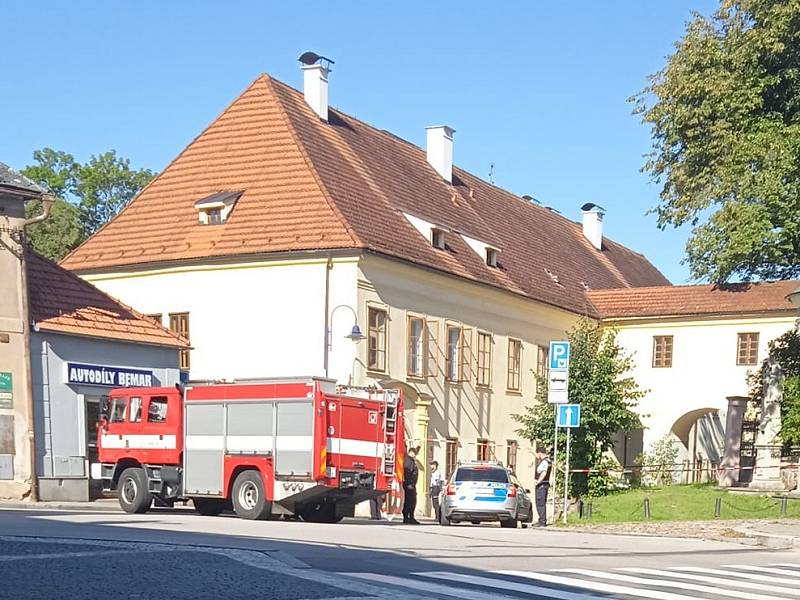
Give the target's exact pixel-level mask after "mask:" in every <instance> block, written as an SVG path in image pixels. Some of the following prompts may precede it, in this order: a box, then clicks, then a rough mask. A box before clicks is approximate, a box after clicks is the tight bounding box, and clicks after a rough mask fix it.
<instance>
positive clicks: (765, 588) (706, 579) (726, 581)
mask: <svg viewBox="0 0 800 600" xmlns="http://www.w3.org/2000/svg"><path fill="white" fill-rule="evenodd" d="M617 571H625V572H626V573H641V574H642V575H655V576H657V577H676V578H678V579H688V580H690V581H701V582H703V583H713V584H715V585H719V586H724V587H725V588H727V587H746V588H747V589H750V590H759V591H762V592H779V593H781V594H788V595H790V596H800V589H791V588H785V587H782V586H777V585H767V584H766V583H758V582H756V581H739V580H737V579H731V578H730V577H726V578H722V577H711V576H709V575H695V574H694V573H680V572H678V571H664V570H661V569H646V568H642V567H624V568H620V569H617Z"/></svg>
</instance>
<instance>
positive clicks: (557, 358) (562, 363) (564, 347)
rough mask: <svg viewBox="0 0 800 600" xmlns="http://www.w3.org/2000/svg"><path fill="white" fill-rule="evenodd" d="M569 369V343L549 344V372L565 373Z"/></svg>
mask: <svg viewBox="0 0 800 600" xmlns="http://www.w3.org/2000/svg"><path fill="white" fill-rule="evenodd" d="M568 368H569V342H550V370H551V371H566V370H567V369H568Z"/></svg>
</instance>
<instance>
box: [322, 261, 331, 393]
mask: <svg viewBox="0 0 800 600" xmlns="http://www.w3.org/2000/svg"><path fill="white" fill-rule="evenodd" d="M332 270H333V257H331V255H330V254H328V262H327V263H326V264H325V339H324V345H323V347H322V348H323V354H322V357H323V358H322V363H323V365H322V366H323V368H324V370H325V377H328V371H329V368H328V362H329V359H330V325H331V324H330V319H331V314H330V313H331V271H332Z"/></svg>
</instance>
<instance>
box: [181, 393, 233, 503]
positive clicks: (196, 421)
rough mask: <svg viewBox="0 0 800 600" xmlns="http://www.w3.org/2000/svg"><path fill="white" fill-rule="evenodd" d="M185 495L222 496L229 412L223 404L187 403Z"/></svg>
mask: <svg viewBox="0 0 800 600" xmlns="http://www.w3.org/2000/svg"><path fill="white" fill-rule="evenodd" d="M185 411H186V417H185V418H186V449H185V454H184V464H185V469H184V482H183V487H184V493H186V494H188V495H192V494H198V495H202V496H220V495H222V492H223V490H222V478H223V455H224V436H225V411H224V405H223V404H222V403H221V402H220V403H187V404H186V407H185Z"/></svg>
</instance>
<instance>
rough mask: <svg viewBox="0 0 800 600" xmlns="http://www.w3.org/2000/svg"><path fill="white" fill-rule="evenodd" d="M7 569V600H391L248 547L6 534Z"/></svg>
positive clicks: (2, 561) (1, 543) (2, 555)
mask: <svg viewBox="0 0 800 600" xmlns="http://www.w3.org/2000/svg"><path fill="white" fill-rule="evenodd" d="M0 565H2V566H1V567H0V569H2V573H3V575H2V583H0V599H2V600H5V599H12V598H13V599H14V600H28V599H30V600H42V599H49V598H69V599H70V600H83V599H86V600H89V599H94V598H97V596H98V595H103V594H108V595H111V596H113V597H114V598H117V599H120V600H124V599H140V598H141V599H144V598H170V599H192V600H206V599H208V600H212V599H213V600H218V599H220V598H236V599H237V600H250V599H252V600H255V599H258V600H271V599H281V600H304V599H308V600H316V599H322V598H337V599H343V598H352V599H366V598H370V599H375V598H377V597H386V596H385V594H384V593H383V592H384V591H385V590H379V589H377V588H373V587H371V586H369V585H366V586H365V585H361V584H359V583H352V582H349V581H337V580H336V579H335V578H333V577H326V576H325V575H320V574H318V573H314V574H312V573H305V572H302V571H301V572H299V573H298V572H297V571H296V570H295V571H294V572H293V573H294V574H289V573H288V569H287V568H286V566H285V565H283V564H282V563H280V562H279V561H276V560H274V559H272V558H270V557H268V556H266V555H265V554H263V553H261V552H254V551H248V550H233V549H218V548H190V547H185V546H184V547H182V546H170V545H167V544H145V543H124V542H96V541H88V540H83V541H77V540H74V541H69V540H58V539H47V538H17V537H12V536H2V537H0ZM325 579H328V581H324V580H325ZM339 579H341V578H339ZM320 580H322V581H320ZM372 592H377V593H372Z"/></svg>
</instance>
